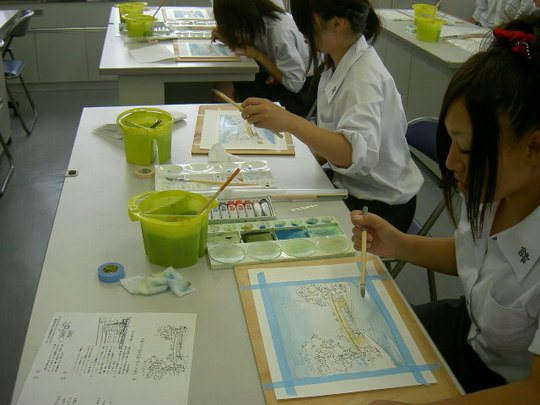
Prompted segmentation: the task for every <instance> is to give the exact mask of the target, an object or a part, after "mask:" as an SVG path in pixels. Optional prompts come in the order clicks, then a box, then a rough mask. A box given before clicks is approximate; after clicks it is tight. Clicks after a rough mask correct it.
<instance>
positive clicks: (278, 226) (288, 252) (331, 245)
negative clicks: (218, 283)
mask: <svg viewBox="0 0 540 405" xmlns="http://www.w3.org/2000/svg"><path fill="white" fill-rule="evenodd" d="M207 246H208V258H209V261H210V267H211V268H212V269H223V268H231V267H234V266H237V265H244V264H256V263H268V262H286V261H294V260H307V259H323V258H332V257H342V256H353V255H354V254H355V251H354V249H353V246H352V242H351V240H350V238H348V237H347V235H345V233H344V232H343V229H341V226H340V225H339V224H338V223H337V221H336V218H335V217H332V216H326V217H307V218H296V219H289V220H273V221H253V222H235V223H226V224H211V225H209V226H208V240H207Z"/></svg>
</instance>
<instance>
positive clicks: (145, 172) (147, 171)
mask: <svg viewBox="0 0 540 405" xmlns="http://www.w3.org/2000/svg"><path fill="white" fill-rule="evenodd" d="M155 173H156V172H155V170H154V169H153V168H151V167H139V168H138V169H137V170H135V176H137V177H138V178H139V179H148V178H150V177H154V174H155Z"/></svg>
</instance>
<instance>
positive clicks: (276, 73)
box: [254, 51, 283, 83]
mask: <svg viewBox="0 0 540 405" xmlns="http://www.w3.org/2000/svg"><path fill="white" fill-rule="evenodd" d="M254 59H255V60H256V61H257V62H259V63H260V64H261V65H262V67H263V68H264V70H265V71H266V72H267V73H268V74H269V75H270V76H272V78H273V79H274V80H276V81H277V82H279V83H282V82H283V75H282V74H281V71H280V70H279V69H278V67H277V66H276V64H275V63H274V62H273V61H272V60H271V59H270V58H268V56H266V55H265V54H264V53H262V52H259V51H257V52H256V54H255V55H254Z"/></svg>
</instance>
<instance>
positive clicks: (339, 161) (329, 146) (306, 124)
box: [288, 115, 352, 167]
mask: <svg viewBox="0 0 540 405" xmlns="http://www.w3.org/2000/svg"><path fill="white" fill-rule="evenodd" d="M288 127H289V128H288V132H290V133H292V134H293V135H294V136H296V137H297V138H298V139H299V140H301V141H302V142H304V143H305V144H306V145H308V146H309V148H310V149H311V150H312V151H313V152H314V153H315V154H316V155H319V156H320V157H322V158H323V160H326V161H328V162H330V163H332V164H334V165H336V166H338V167H349V166H350V165H351V164H352V146H351V144H350V142H349V141H348V140H347V138H345V137H344V136H343V135H342V134H340V133H337V132H333V131H329V130H327V129H323V128H321V127H318V126H317V125H315V124H313V123H312V122H310V121H308V120H305V119H304V118H302V117H299V116H297V115H291V120H290V122H289V125H288Z"/></svg>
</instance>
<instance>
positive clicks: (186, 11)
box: [172, 7, 209, 20]
mask: <svg viewBox="0 0 540 405" xmlns="http://www.w3.org/2000/svg"><path fill="white" fill-rule="evenodd" d="M172 11H173V13H174V18H176V19H178V20H180V19H183V20H186V19H193V20H197V19H199V20H201V19H208V18H209V16H208V13H207V12H206V10H204V9H200V8H193V9H190V8H185V7H181V8H175V9H173V10H172Z"/></svg>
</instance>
